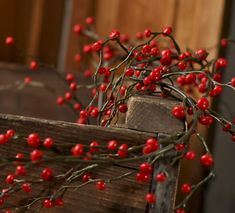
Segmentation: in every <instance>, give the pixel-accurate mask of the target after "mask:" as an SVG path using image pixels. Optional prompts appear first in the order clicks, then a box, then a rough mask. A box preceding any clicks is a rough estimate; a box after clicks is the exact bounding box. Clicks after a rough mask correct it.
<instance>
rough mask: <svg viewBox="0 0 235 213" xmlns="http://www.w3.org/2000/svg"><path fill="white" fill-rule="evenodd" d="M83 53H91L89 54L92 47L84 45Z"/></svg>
mask: <svg viewBox="0 0 235 213" xmlns="http://www.w3.org/2000/svg"><path fill="white" fill-rule="evenodd" d="M83 52H84V53H91V52H92V45H90V44H85V45H84V46H83Z"/></svg>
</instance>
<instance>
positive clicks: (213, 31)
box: [175, 0, 225, 57]
mask: <svg viewBox="0 0 235 213" xmlns="http://www.w3.org/2000/svg"><path fill="white" fill-rule="evenodd" d="M224 6H225V0H215V1H214V0H208V1H203V0H198V1H194V0H179V1H178V5H177V8H178V9H177V14H176V17H175V18H176V28H175V36H176V39H177V41H178V42H179V44H180V45H181V46H182V50H184V49H185V48H186V47H189V48H192V49H196V48H202V47H203V48H211V47H215V45H217V44H218V42H219V39H220V34H221V27H222V21H223V15H224V14H223V12H224ZM216 54H217V49H216V48H214V49H211V50H210V55H209V57H215V56H216Z"/></svg>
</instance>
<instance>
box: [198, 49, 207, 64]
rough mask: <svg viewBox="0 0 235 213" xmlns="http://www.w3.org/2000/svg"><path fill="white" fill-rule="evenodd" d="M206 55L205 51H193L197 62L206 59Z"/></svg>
mask: <svg viewBox="0 0 235 213" xmlns="http://www.w3.org/2000/svg"><path fill="white" fill-rule="evenodd" d="M207 55H208V53H207V51H206V50H204V49H202V48H200V49H198V50H196V51H195V56H196V58H197V59H198V60H199V61H202V60H205V59H206V58H207Z"/></svg>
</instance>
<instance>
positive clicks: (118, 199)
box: [0, 99, 178, 213]
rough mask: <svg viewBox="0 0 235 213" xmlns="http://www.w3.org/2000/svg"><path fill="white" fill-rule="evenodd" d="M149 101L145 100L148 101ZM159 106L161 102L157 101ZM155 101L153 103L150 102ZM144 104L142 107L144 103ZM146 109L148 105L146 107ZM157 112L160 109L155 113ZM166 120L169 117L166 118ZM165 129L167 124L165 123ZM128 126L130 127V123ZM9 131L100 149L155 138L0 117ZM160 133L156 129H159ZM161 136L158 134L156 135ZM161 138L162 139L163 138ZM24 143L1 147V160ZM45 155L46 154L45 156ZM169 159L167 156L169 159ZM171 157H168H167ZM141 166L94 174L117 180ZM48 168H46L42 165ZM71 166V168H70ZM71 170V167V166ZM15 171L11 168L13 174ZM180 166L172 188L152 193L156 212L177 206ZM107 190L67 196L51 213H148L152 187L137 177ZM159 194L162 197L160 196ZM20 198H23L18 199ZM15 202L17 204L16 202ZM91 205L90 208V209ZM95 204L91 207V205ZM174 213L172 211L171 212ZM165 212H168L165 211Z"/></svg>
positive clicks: (91, 189)
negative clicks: (94, 143)
mask: <svg viewBox="0 0 235 213" xmlns="http://www.w3.org/2000/svg"><path fill="white" fill-rule="evenodd" d="M147 100H148V99H145V101H147ZM154 100H155V101H156V102H158V101H159V100H158V99H154ZM151 101H153V100H151ZM142 104H143V103H142ZM144 106H145V107H146V105H144ZM156 110H157V109H156ZM166 116H167V114H166ZM132 122H134V121H132ZM145 122H146V121H145ZM162 124H163V125H164V123H163V122H162ZM127 125H128V123H127ZM8 128H13V129H15V130H16V132H18V133H19V134H20V135H22V136H25V137H26V136H27V135H28V134H29V133H31V132H38V133H39V135H40V137H41V138H45V137H48V136H50V137H52V138H54V139H55V140H56V143H58V144H59V143H64V142H66V143H74V144H75V143H83V144H87V145H88V144H89V142H90V141H92V140H94V139H95V140H98V141H99V142H100V144H101V145H105V144H106V143H107V141H108V140H111V139H116V140H118V141H120V142H121V143H128V144H131V145H135V144H140V143H144V142H145V141H146V139H147V138H149V137H153V136H156V134H154V133H146V132H141V131H135V130H129V129H121V128H104V127H98V126H92V125H89V126H87V125H76V124H72V123H68V122H63V121H48V120H43V119H36V118H26V117H23V116H15V115H3V114H0V129H1V131H2V132H4V131H5V130H7V129H8ZM156 130H157V129H156ZM157 132H158V131H157ZM161 138H162V137H161ZM22 146H24V145H23V144H22V140H19V141H17V142H15V143H14V142H12V143H9V146H8V147H5V146H1V147H0V149H1V152H0V153H1V156H3V155H4V154H7V156H8V157H9V156H12V157H13V156H14V155H15V153H16V152H19V151H20V150H21V151H22ZM29 149H30V148H29V147H27V146H26V144H25V148H24V151H23V152H24V153H25V154H27V152H28V151H29ZM45 153H46V152H45ZM166 157H167V156H166ZM168 157H169V156H168ZM168 157H167V158H164V160H163V161H160V162H159V164H157V165H155V166H156V171H155V173H154V175H155V174H156V172H158V171H159V169H165V167H166V163H167V162H166V159H168V160H170V159H171V157H172V156H170V157H169V158H168ZM139 163H140V162H138V163H137V162H135V163H134V164H132V169H130V168H128V169H127V168H123V167H119V166H108V167H106V168H103V167H101V168H98V169H97V170H95V171H94V175H95V177H105V178H110V177H116V176H118V175H120V174H124V173H126V172H127V171H132V170H133V171H135V172H136V171H137V170H138V169H137V168H138V165H139ZM43 166H45V165H43ZM67 166H68V165H67ZM67 166H64V165H61V164H59V163H57V166H56V169H55V170H56V171H58V170H59V171H60V172H61V171H65V170H64V169H66V168H68V167H67ZM69 166H72V164H71V165H69ZM10 169H12V168H10V167H9V168H8V170H10ZM136 169H137V170H136ZM177 171H178V165H174V167H172V168H169V171H168V172H169V175H173V176H172V179H170V182H169V184H166V185H161V186H160V185H159V186H158V185H154V184H153V185H152V187H156V188H153V189H152V190H156V193H157V196H158V197H160V199H159V202H158V203H157V206H156V208H157V209H158V210H157V211H155V210H154V212H159V213H160V212H161V213H162V210H163V209H166V208H167V209H172V207H173V203H174V197H175V196H174V194H175V184H176V182H175V181H176V179H177ZM30 174H32V178H37V176H38V175H39V174H38V172H36V171H35V172H31V173H30ZM107 185H108V186H107V190H106V191H105V192H97V191H96V190H94V185H89V186H87V187H84V188H81V189H80V190H77V191H76V192H73V193H68V196H67V197H66V199H65V202H66V203H67V205H65V207H64V208H62V209H58V208H56V209H52V210H51V211H50V212H72V213H73V212H74V213H75V212H77V209H79V211H81V212H84V213H97V212H100V213H101V212H102V213H106V212H107V213H111V212H130V213H144V212H146V203H145V201H144V196H145V194H147V193H148V191H149V190H150V188H151V186H150V185H149V184H147V185H146V184H138V183H136V181H135V176H130V177H127V178H125V179H122V180H120V181H117V182H115V183H113V184H112V183H111V184H107ZM159 193H160V194H159ZM19 197H20V196H19ZM16 201H17V199H15V201H14V202H16ZM78 201H79V202H78ZM88 204H89V205H88ZM90 204H92V205H90ZM170 211H171V210H170ZM47 212H48V211H47ZM149 212H153V210H152V208H149ZM164 212H166V211H165V210H164Z"/></svg>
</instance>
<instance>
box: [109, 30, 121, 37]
mask: <svg viewBox="0 0 235 213" xmlns="http://www.w3.org/2000/svg"><path fill="white" fill-rule="evenodd" d="M119 37H120V32H119V31H117V30H112V32H111V33H110V34H109V38H110V39H116V38H119Z"/></svg>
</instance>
